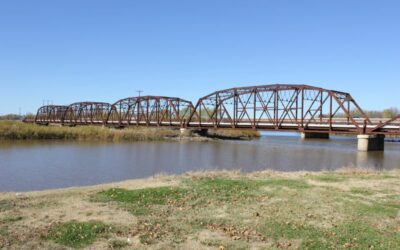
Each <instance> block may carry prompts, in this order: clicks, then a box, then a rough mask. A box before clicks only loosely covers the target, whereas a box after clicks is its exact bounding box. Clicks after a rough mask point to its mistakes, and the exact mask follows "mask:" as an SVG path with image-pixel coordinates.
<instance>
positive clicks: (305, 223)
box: [0, 170, 400, 249]
mask: <svg viewBox="0 0 400 250" xmlns="http://www.w3.org/2000/svg"><path fill="white" fill-rule="evenodd" d="M399 181H400V172H398V171H391V172H379V173H377V172H367V171H357V170H351V171H350V170H343V171H339V172H326V173H306V172H299V173H276V172H263V173H253V174H241V173H232V172H219V173H197V174H186V175H184V176H178V177H167V176H160V177H155V178H151V179H145V180H133V181H127V182H122V183H115V184H107V185H101V186H95V187H88V188H79V189H78V188H77V189H66V190H55V191H45V192H33V193H22V194H18V195H16V194H14V193H3V194H0V248H1V247H4V248H11V249H20V248H21V247H25V248H33V249H39V248H40V249H43V248H44V249H63V248H68V247H72V248H91V249H110V248H111V249H119V248H122V249H123V248H127V249H399V248H400V214H399V210H400V186H399V185H398V183H399Z"/></svg>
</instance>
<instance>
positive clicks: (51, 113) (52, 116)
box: [35, 105, 68, 125]
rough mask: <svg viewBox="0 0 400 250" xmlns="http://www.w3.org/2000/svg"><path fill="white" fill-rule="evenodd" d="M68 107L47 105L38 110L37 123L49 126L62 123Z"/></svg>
mask: <svg viewBox="0 0 400 250" xmlns="http://www.w3.org/2000/svg"><path fill="white" fill-rule="evenodd" d="M67 108H68V106H61V105H45V106H42V107H40V108H39V109H38V111H37V113H36V117H35V123H37V124H44V125H47V124H49V123H61V121H62V118H63V116H64V114H65V111H66V110H67Z"/></svg>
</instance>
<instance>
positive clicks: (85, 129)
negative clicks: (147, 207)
mask: <svg viewBox="0 0 400 250" xmlns="http://www.w3.org/2000/svg"><path fill="white" fill-rule="evenodd" d="M178 135H179V130H178V131H177V130H173V129H166V128H145V127H131V128H126V129H114V128H108V127H100V126H77V127H62V126H42V125H36V124H30V123H23V122H16V121H0V139H6V140H52V139H53V140H54V139H55V140H99V141H100V140H101V141H157V140H164V139H165V138H167V137H176V136H178Z"/></svg>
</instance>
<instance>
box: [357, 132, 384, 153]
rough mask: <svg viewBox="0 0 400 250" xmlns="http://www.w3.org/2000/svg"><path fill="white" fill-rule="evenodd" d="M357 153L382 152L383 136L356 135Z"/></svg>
mask: <svg viewBox="0 0 400 250" xmlns="http://www.w3.org/2000/svg"><path fill="white" fill-rule="evenodd" d="M357 139H358V151H363V152H368V151H384V150H385V135H358V136H357Z"/></svg>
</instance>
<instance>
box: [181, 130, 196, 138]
mask: <svg viewBox="0 0 400 250" xmlns="http://www.w3.org/2000/svg"><path fill="white" fill-rule="evenodd" d="M180 132H181V137H190V136H192V133H193V131H192V130H191V129H188V128H181V129H180Z"/></svg>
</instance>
